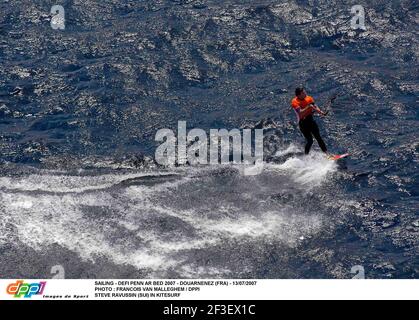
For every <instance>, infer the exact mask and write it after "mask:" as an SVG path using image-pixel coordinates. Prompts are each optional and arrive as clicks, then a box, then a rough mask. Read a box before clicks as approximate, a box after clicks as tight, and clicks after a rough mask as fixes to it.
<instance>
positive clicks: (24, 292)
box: [7, 280, 47, 298]
mask: <svg viewBox="0 0 419 320" xmlns="http://www.w3.org/2000/svg"><path fill="white" fill-rule="evenodd" d="M46 284H47V283H46V282H45V281H44V282H39V283H24V282H23V281H22V280H19V281H16V282H15V283H11V284H9V286H8V287H7V293H8V294H11V295H14V296H15V298H21V297H22V296H23V297H24V298H32V296H33V295H41V294H43V293H44V289H45V286H46Z"/></svg>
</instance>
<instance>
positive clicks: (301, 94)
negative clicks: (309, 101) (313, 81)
mask: <svg viewBox="0 0 419 320" xmlns="http://www.w3.org/2000/svg"><path fill="white" fill-rule="evenodd" d="M295 96H296V97H298V98H299V99H301V100H303V99H305V98H306V97H307V93H306V90H305V89H304V88H303V87H298V88H297V89H295Z"/></svg>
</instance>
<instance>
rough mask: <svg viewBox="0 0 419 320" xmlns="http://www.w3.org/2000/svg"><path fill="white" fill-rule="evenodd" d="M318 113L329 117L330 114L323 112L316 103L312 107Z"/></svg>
mask: <svg viewBox="0 0 419 320" xmlns="http://www.w3.org/2000/svg"><path fill="white" fill-rule="evenodd" d="M310 106H311V107H312V108H313V109H314V110H315V111H316V112H317V113H319V114H321V115H322V116H327V115H328V113H329V112H323V111H322V110H321V109H320V108H319V107H318V106H316V105H315V104H314V103H313V104H311V105H310Z"/></svg>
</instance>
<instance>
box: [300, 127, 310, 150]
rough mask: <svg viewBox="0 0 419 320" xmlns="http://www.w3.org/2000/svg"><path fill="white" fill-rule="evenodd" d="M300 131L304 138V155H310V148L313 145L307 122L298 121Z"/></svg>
mask: <svg viewBox="0 0 419 320" xmlns="http://www.w3.org/2000/svg"><path fill="white" fill-rule="evenodd" d="M300 130H301V132H302V134H303V135H304V138H306V141H307V142H306V147H305V154H309V153H310V149H311V146H312V145H313V136H312V134H311V126H310V123H309V122H308V121H304V120H303V121H300Z"/></svg>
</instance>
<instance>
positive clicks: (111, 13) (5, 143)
mask: <svg viewBox="0 0 419 320" xmlns="http://www.w3.org/2000/svg"><path fill="white" fill-rule="evenodd" d="M57 2H59V3H55V1H44V0H31V1H29V0H28V1H27V0H18V1H8V0H2V1H1V2H0V200H1V202H0V276H1V277H2V278H48V277H51V276H52V274H51V268H52V267H53V266H55V265H62V266H63V267H64V269H65V273H66V277H67V278H152V277H154V278H261V279H265V278H267V279H270V278H344V279H346V278H351V277H353V276H354V274H352V273H351V270H352V268H353V267H354V266H362V267H363V268H364V270H365V275H366V277H368V278H418V276H419V258H418V252H419V214H418V211H419V188H418V187H419V176H418V154H419V140H418V128H419V122H418V121H419V113H418V111H419V109H418V91H419V83H418V74H419V72H418V71H419V70H418V69H419V68H418V52H419V45H418V44H419V38H418V22H419V16H418V12H419V11H418V3H417V1H414V0H399V1H388V0H386V1H384V0H383V1H381V0H371V1H368V2H366V3H365V12H366V20H365V25H366V30H352V29H351V19H352V14H351V7H352V6H353V5H355V4H358V3H357V1H342V0H340V1H331V0H328V1H323V0H293V1H282V0H278V1H229V0H227V1H226V0H224V1H219V0H213V1H210V0H208V1H206V0H198V1H193V0H178V1H174V0H173V1H168V0H155V1H133V0H127V1H117V0H103V1H91V0H83V1H81V0H63V1H57ZM55 4H60V5H62V6H63V7H64V8H65V30H54V29H53V28H52V27H51V19H52V17H51V15H50V9H51V6H52V5H55ZM300 84H303V85H304V86H305V87H306V88H307V91H308V92H309V94H311V95H313V96H314V97H315V99H316V101H317V102H318V104H320V105H323V104H326V103H327V101H328V100H329V99H330V97H332V96H336V97H337V98H336V100H335V101H334V103H333V104H332V105H331V106H330V107H329V108H328V109H329V110H330V115H329V117H327V118H324V119H318V123H319V125H320V127H321V131H322V133H323V136H324V138H325V140H326V142H327V144H328V146H329V148H330V149H331V151H333V152H335V153H341V152H349V153H351V157H350V158H347V159H345V160H344V161H340V162H331V161H328V160H326V159H324V156H322V155H321V154H320V152H319V149H318V146H317V145H315V146H314V150H313V151H314V152H313V153H312V154H311V155H310V156H309V157H304V156H303V155H301V153H302V151H303V144H304V139H303V137H302V136H301V134H300V132H299V130H298V128H297V126H296V124H295V119H294V118H295V115H294V114H293V112H292V110H291V108H290V100H291V99H292V98H293V91H294V88H295V87H296V86H298V85H300ZM178 121H187V123H188V128H190V129H192V128H194V127H198V128H202V129H204V130H210V129H213V128H214V129H217V128H226V129H229V130H230V129H233V128H239V129H243V128H264V129H265V160H266V162H267V164H266V165H265V166H264V168H263V172H262V173H261V174H259V175H254V176H248V175H245V174H243V170H242V168H240V166H234V165H221V164H220V165H215V166H189V165H184V166H175V167H162V166H158V165H156V164H155V163H154V162H153V160H152V159H153V156H154V151H155V149H156V147H157V146H158V143H156V142H155V141H154V137H155V134H156V132H157V131H158V130H159V129H162V128H170V129H173V130H176V128H177V122H178ZM358 270H359V268H358Z"/></svg>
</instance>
